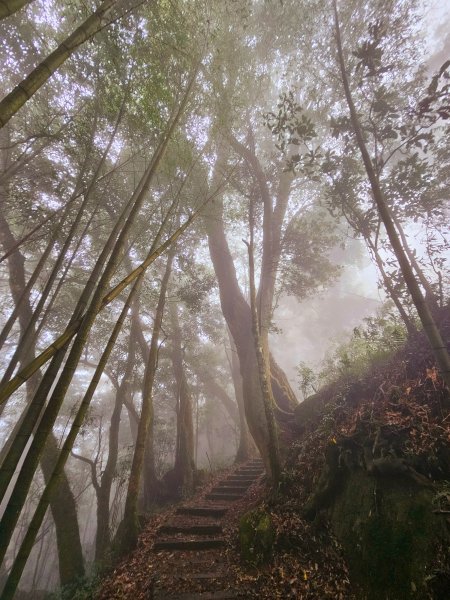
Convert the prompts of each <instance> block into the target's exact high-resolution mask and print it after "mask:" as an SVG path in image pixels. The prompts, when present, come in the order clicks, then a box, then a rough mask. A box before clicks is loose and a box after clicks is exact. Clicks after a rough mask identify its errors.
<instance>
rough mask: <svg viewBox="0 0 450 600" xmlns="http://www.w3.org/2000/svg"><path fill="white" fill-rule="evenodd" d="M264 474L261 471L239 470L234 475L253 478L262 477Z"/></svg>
mask: <svg viewBox="0 0 450 600" xmlns="http://www.w3.org/2000/svg"><path fill="white" fill-rule="evenodd" d="M263 473H264V471H263V470H262V469H258V470H256V469H239V471H236V475H247V476H250V477H252V476H254V477H259V476H260V475H262V474H263Z"/></svg>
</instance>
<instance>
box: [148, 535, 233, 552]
mask: <svg viewBox="0 0 450 600" xmlns="http://www.w3.org/2000/svg"><path fill="white" fill-rule="evenodd" d="M223 546H225V540H224V539H223V538H210V539H206V540H205V539H194V540H179V539H167V540H158V541H156V542H155V543H154V545H153V550H155V551H156V552H159V551H161V550H210V549H212V548H222V547H223Z"/></svg>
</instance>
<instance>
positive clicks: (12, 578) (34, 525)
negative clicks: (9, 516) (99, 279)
mask: <svg viewBox="0 0 450 600" xmlns="http://www.w3.org/2000/svg"><path fill="white" fill-rule="evenodd" d="M142 277H143V273H142V274H141V276H140V277H139V279H138V280H137V281H136V283H135V285H134V286H133V288H132V289H131V291H130V293H129V295H128V298H127V301H126V302H125V305H124V306H123V308H122V311H121V313H120V316H119V319H118V320H117V322H116V324H115V326H114V328H113V331H112V333H111V336H110V338H109V340H108V343H107V345H106V347H105V350H104V351H103V354H102V356H101V358H100V361H99V364H98V365H97V368H96V369H95V373H94V376H93V378H92V380H91V382H90V384H89V386H88V389H87V390H86V393H85V394H84V396H83V399H82V401H81V404H80V406H79V408H78V411H77V414H76V416H75V419H74V420H73V423H72V425H71V428H70V430H69V433H68V435H67V437H66V439H65V440H64V444H63V446H62V449H61V452H60V453H59V456H58V460H57V461H56V464H55V466H54V469H53V472H52V474H51V477H50V479H49V481H48V483H47V484H46V486H45V489H44V492H43V493H42V496H41V498H40V500H39V502H38V505H37V507H36V510H35V512H34V515H33V518H32V519H31V522H30V525H29V526H28V529H27V532H26V534H25V536H24V539H23V541H22V544H21V546H20V549H19V552H18V553H17V556H16V558H15V560H14V563H13V566H12V568H11V571H10V574H9V577H8V580H7V582H6V585H5V588H4V590H3V595H2V600H12V598H13V597H14V594H15V592H16V589H17V586H18V584H19V581H20V578H21V575H22V572H23V569H24V568H25V565H26V562H27V560H28V557H29V555H30V552H31V550H32V548H33V544H34V541H35V539H36V535H37V533H38V531H39V528H40V527H41V525H42V521H43V519H44V517H45V513H46V511H47V508H48V505H49V502H51V501H52V498H53V497H54V496H55V493H56V491H57V488H58V485H59V480H60V477H61V475H62V473H63V471H64V466H65V463H66V461H67V458H68V456H69V454H70V452H71V450H72V447H73V444H74V442H75V439H76V437H77V435H78V432H79V430H80V428H81V426H82V424H83V421H84V419H85V416H86V413H87V411H88V408H89V405H90V403H91V400H92V397H93V396H94V393H95V390H96V389H97V386H98V383H99V381H100V378H101V376H102V373H103V371H104V369H105V367H106V363H107V361H108V359H109V356H110V354H111V351H112V349H113V348H114V345H115V343H116V340H117V337H118V335H119V333H120V331H121V329H122V325H123V322H124V320H125V317H126V315H127V313H128V309H129V307H130V305H131V303H132V301H133V298H134V296H135V294H136V292H137V289H138V287H139V285H140V281H141V279H142ZM89 462H90V461H89ZM92 481H93V484H94V487H95V490H96V493H98V491H99V486H98V483H97V479H96V475H95V473H93V478H92ZM15 491H16V488H14V492H15ZM14 492H13V493H14ZM9 507H10V503H8V506H7V511H8V509H9ZM7 526H8V522H7V523H5V525H4V522H3V520H2V523H1V525H0V527H2V528H3V529H5V530H6V533H7V534H9V532H8V531H7ZM2 533H3V532H2ZM1 541H2V542H3V540H1ZM3 545H4V544H3ZM1 551H2V552H3V547H2V550H1ZM2 558H3V556H2Z"/></svg>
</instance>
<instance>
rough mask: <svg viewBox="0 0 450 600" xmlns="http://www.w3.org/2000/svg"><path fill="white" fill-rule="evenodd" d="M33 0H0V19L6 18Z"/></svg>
mask: <svg viewBox="0 0 450 600" xmlns="http://www.w3.org/2000/svg"><path fill="white" fill-rule="evenodd" d="M32 1H33V0H0V19H6V17H9V16H10V15H13V14H14V13H15V12H17V11H18V10H20V9H21V8H23V7H24V6H26V5H27V4H30V3H31V2H32Z"/></svg>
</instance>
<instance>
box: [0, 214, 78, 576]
mask: <svg viewBox="0 0 450 600" xmlns="http://www.w3.org/2000/svg"><path fill="white" fill-rule="evenodd" d="M3 225H4V227H6V228H7V230H8V231H9V235H10V237H11V239H12V241H14V238H13V236H12V233H11V231H10V230H9V227H7V223H6V222H5V223H3ZM10 241H11V240H10ZM4 248H5V245H4ZM24 264H25V260H24V258H23V256H22V254H21V253H20V252H15V253H14V254H13V255H11V256H10V257H9V259H8V267H9V274H10V281H12V282H14V283H13V284H12V286H11V293H12V296H13V299H14V300H15V301H16V300H17V299H20V304H19V307H18V308H19V310H18V318H19V323H20V327H21V329H23V328H26V327H27V326H28V323H29V320H30V317H31V314H32V309H31V302H30V295H29V290H28V291H27V287H26V285H25V268H24ZM34 355H35V347H34V343H32V344H31V345H29V346H28V347H27V349H26V353H25V354H24V356H23V360H25V361H29V360H32V359H33V358H34ZM40 378H41V376H40V373H36V375H35V378H34V379H32V380H30V381H29V382H28V386H27V397H28V401H30V400H31V398H32V397H33V393H34V390H35V388H36V386H37V385H38V384H39V381H40ZM57 455H58V447H57V443H56V440H55V438H54V436H53V434H51V435H50V436H49V439H48V442H47V445H46V447H45V449H44V452H43V454H42V457H41V460H40V465H41V468H42V472H43V474H44V480H45V481H46V482H48V480H49V478H50V476H51V472H52V470H53V466H54V464H55V462H56V459H57ZM51 511H52V516H53V520H54V523H55V531H56V541H57V547H58V560H59V575H60V582H61V585H62V586H65V585H69V584H70V583H72V582H73V581H74V580H75V579H77V578H79V577H82V576H83V575H84V565H83V553H82V548H81V542H80V532H79V527H78V518H77V510H76V502H75V499H74V497H73V494H72V490H71V489H70V485H69V481H68V479H67V477H66V475H65V473H62V474H61V479H60V484H59V487H58V489H57V494H56V495H55V497H54V498H53V500H52V502H51Z"/></svg>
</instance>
